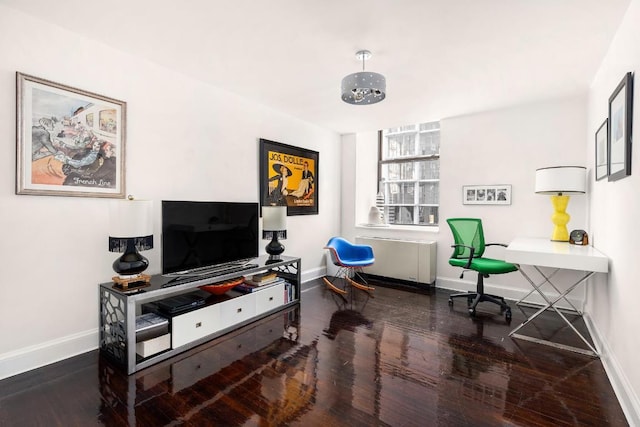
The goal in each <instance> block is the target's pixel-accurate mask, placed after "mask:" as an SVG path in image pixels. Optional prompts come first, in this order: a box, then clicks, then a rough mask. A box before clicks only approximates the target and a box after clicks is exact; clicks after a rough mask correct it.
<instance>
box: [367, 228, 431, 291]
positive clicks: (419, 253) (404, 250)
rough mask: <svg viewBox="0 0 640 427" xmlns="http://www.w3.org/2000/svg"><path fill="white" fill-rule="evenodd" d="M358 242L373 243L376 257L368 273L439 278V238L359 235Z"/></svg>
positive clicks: (412, 278) (415, 278)
mask: <svg viewBox="0 0 640 427" xmlns="http://www.w3.org/2000/svg"><path fill="white" fill-rule="evenodd" d="M356 243H358V244H363V245H369V246H371V247H372V248H373V255H374V257H375V259H376V262H375V263H374V264H373V265H372V266H370V267H365V268H364V273H367V274H373V275H376V276H383V277H390V278H392V279H400V280H406V281H410V282H418V283H428V284H433V283H434V282H435V281H436V242H429V241H416V240H396V239H383V238H378V237H356Z"/></svg>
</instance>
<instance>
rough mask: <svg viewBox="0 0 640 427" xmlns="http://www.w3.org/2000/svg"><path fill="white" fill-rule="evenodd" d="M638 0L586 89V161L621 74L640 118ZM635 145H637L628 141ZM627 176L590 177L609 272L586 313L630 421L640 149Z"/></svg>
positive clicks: (634, 417)
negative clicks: (630, 83) (628, 79)
mask: <svg viewBox="0 0 640 427" xmlns="http://www.w3.org/2000/svg"><path fill="white" fill-rule="evenodd" d="M639 26H640V1H638V0H633V1H632V2H631V4H630V6H629V9H628V10H627V14H626V16H625V18H624V20H623V22H622V24H621V25H620V28H619V30H618V33H617V35H616V37H615V38H614V40H613V42H612V44H611V46H610V48H609V51H608V53H607V55H606V57H605V58H604V60H603V62H602V64H601V66H600V69H599V70H598V73H597V74H596V77H595V79H594V80H593V82H592V86H591V90H590V91H589V103H588V104H589V107H588V139H587V141H586V148H585V150H586V152H587V153H588V162H589V165H594V164H595V159H594V157H595V148H594V141H595V137H594V135H595V132H596V130H597V129H598V127H599V126H600V125H601V124H602V122H603V121H604V120H605V118H607V116H608V99H609V96H610V95H611V94H612V93H613V91H614V90H615V88H616V87H617V86H618V83H620V81H621V80H622V77H623V76H624V75H625V73H627V72H629V71H631V72H634V73H636V74H635V82H634V85H635V87H634V90H633V97H634V104H635V105H634V112H633V123H634V126H633V127H634V129H633V133H632V135H633V134H635V135H634V136H636V142H637V136H638V126H636V125H637V124H638V123H640V108H639V107H638V106H639V105H640V104H639V103H638V102H639V101H640V97H639V94H640V91H639V89H638V88H639V87H640V82H638V74H637V71H638V70H639V69H640V50H638V46H640V32H639V31H638V28H639ZM634 145H637V144H634ZM631 152H632V158H631V166H632V175H631V176H629V177H626V178H624V179H622V180H619V181H614V182H608V181H607V180H606V179H604V180H601V181H597V182H596V181H594V180H591V190H590V195H591V197H590V205H589V209H590V214H591V218H590V221H591V223H590V226H589V229H590V231H591V234H592V235H593V237H594V238H595V242H596V245H597V247H598V248H599V249H600V250H601V251H603V252H604V253H606V254H607V255H608V256H609V258H610V263H609V268H610V271H609V274H608V275H607V276H604V277H600V278H598V281H597V282H596V283H595V284H594V286H591V287H590V288H589V294H588V298H589V304H588V307H587V309H588V312H589V315H590V318H591V320H592V322H593V326H594V328H595V329H596V330H597V331H598V336H600V337H602V338H603V341H602V342H601V343H600V345H601V346H602V347H603V357H602V359H603V362H605V367H606V368H607V372H608V374H609V378H610V379H611V381H612V384H613V386H614V388H615V389H616V393H617V395H618V397H619V399H620V401H621V403H622V405H623V408H625V411H626V412H627V415H628V419H629V421H630V423H631V424H632V425H640V400H639V399H638V393H640V367H639V366H638V363H637V358H638V354H639V353H640V341H638V339H637V338H636V335H637V331H638V330H639V329H640V317H638V315H637V314H638V304H637V299H638V269H637V268H636V264H635V263H636V262H638V255H637V254H638V252H639V251H638V249H637V244H636V242H638V241H640V227H638V218H640V197H639V196H638V188H640V152H639V151H638V147H637V146H634V147H633V148H632V150H631Z"/></svg>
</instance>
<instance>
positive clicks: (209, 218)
mask: <svg viewBox="0 0 640 427" xmlns="http://www.w3.org/2000/svg"><path fill="white" fill-rule="evenodd" d="M258 217H259V206H258V203H252V202H195V201H177V200H163V201H162V274H168V273H176V272H184V271H187V270H192V269H194V268H200V267H208V266H212V267H213V266H216V265H219V264H226V263H230V262H235V261H238V262H242V261H249V260H251V259H253V258H256V257H257V256H258V243H259V238H258Z"/></svg>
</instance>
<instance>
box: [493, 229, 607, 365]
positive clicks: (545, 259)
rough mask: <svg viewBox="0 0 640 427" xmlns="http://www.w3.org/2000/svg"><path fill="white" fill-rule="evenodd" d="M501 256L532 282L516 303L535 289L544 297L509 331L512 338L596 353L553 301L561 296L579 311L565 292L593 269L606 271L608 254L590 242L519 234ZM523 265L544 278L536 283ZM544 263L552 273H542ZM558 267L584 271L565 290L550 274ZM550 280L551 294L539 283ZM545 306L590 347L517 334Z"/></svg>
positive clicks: (581, 280)
mask: <svg viewBox="0 0 640 427" xmlns="http://www.w3.org/2000/svg"><path fill="white" fill-rule="evenodd" d="M504 259H505V261H507V262H511V263H513V264H516V265H517V266H518V270H519V271H520V273H522V275H523V276H524V278H525V279H526V280H527V282H529V284H531V286H532V287H533V290H532V291H531V292H529V294H527V295H526V296H525V297H524V298H522V299H521V300H520V301H518V302H517V303H516V304H521V303H523V302H524V300H525V299H526V298H527V297H528V296H529V295H531V294H532V293H534V292H537V293H538V294H539V295H540V296H541V297H542V299H543V300H544V301H545V303H546V304H545V305H543V306H542V307H541V308H540V309H539V310H538V311H536V312H535V313H534V314H532V315H531V316H529V317H528V318H527V319H526V320H525V321H524V322H522V324H520V325H519V326H518V327H516V328H515V329H514V330H512V331H511V332H510V333H509V336H511V337H513V338H519V339H524V340H528V341H533V342H537V343H540V344H546V345H550V346H553V347H556V348H562V349H565V350H571V351H574V352H578V353H582V354H587V355H590V356H598V351H597V350H596V349H595V348H594V346H593V345H591V343H590V342H589V341H588V340H587V339H586V338H585V337H584V336H583V335H582V334H581V333H580V332H579V331H578V330H577V329H576V328H575V326H573V325H572V324H571V322H570V321H569V320H568V319H567V318H566V316H565V315H564V314H563V313H562V312H561V311H560V309H559V308H558V307H556V304H557V303H558V302H559V301H561V300H564V301H566V302H567V303H568V304H569V305H570V306H571V308H572V309H573V310H574V311H575V312H576V313H577V314H579V315H582V311H581V310H578V309H577V308H576V307H575V306H574V305H573V304H572V303H571V302H570V301H569V299H568V298H567V295H568V294H569V293H570V292H571V291H573V290H574V289H575V288H576V287H577V286H578V285H580V284H581V283H585V282H586V281H587V279H589V278H590V277H591V276H593V275H594V274H595V273H608V271H609V258H608V257H607V256H606V255H604V254H602V253H601V252H599V251H598V250H597V249H596V248H594V247H593V246H579V245H571V244H569V243H568V242H554V241H551V240H549V239H544V238H525V237H519V238H516V239H515V240H513V241H512V242H511V243H510V244H509V246H508V247H507V248H506V250H505V254H504ZM522 265H529V266H531V267H533V268H534V269H535V270H536V271H537V272H538V273H539V274H540V275H541V276H542V277H543V278H544V280H543V281H542V282H540V283H536V282H534V281H533V279H532V278H531V277H530V276H529V275H528V274H527V273H526V272H525V271H524V270H523V269H522V267H521V266H522ZM543 267H547V268H551V269H553V270H552V271H551V273H547V274H545V272H544V271H542V270H541V268H543ZM559 270H577V271H582V272H584V274H583V275H582V276H581V277H580V279H578V280H577V281H576V282H575V283H573V284H572V285H571V286H569V287H568V288H567V289H565V290H564V291H561V290H560V289H559V288H558V286H556V284H554V283H553V282H552V281H551V278H552V277H553V276H554V275H555V273H556V272H557V271H559ZM545 284H549V285H550V286H551V287H552V288H553V289H554V290H555V291H556V292H557V296H556V295H554V296H553V297H552V296H550V295H548V293H547V294H545V292H544V291H543V290H542V286H543V285H545ZM547 309H552V310H553V311H554V312H556V313H557V314H558V315H559V316H560V317H561V318H562V320H564V322H565V323H566V324H567V325H568V326H569V327H570V328H571V329H572V330H573V331H574V332H575V333H576V334H577V335H578V336H579V337H580V339H581V340H582V341H583V342H584V343H585V344H586V345H587V347H588V348H589V349H590V350H586V349H582V348H578V347H572V346H568V345H563V344H558V343H555V342H552V341H548V340H543V339H539V338H534V337H529V336H526V335H522V334H518V333H517V332H518V331H519V330H520V329H521V328H522V327H523V326H525V325H526V324H528V323H529V322H531V321H532V320H533V319H535V318H536V317H538V316H539V315H540V314H542V313H543V312H544V311H546V310H547Z"/></svg>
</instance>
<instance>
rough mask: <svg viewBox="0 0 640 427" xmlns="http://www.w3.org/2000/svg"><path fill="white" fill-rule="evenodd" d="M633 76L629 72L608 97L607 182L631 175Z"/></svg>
mask: <svg viewBox="0 0 640 427" xmlns="http://www.w3.org/2000/svg"><path fill="white" fill-rule="evenodd" d="M632 120H633V75H632V74H631V73H630V72H629V73H627V74H625V76H624V78H623V79H622V81H621V82H620V84H618V87H616V90H615V91H613V93H612V94H611V96H610V97H609V130H608V137H609V138H608V141H607V155H608V174H609V181H616V180H619V179H622V178H624V177H626V176H629V175H631V129H632Z"/></svg>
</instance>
